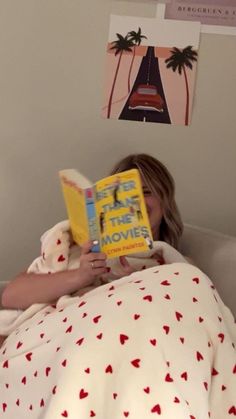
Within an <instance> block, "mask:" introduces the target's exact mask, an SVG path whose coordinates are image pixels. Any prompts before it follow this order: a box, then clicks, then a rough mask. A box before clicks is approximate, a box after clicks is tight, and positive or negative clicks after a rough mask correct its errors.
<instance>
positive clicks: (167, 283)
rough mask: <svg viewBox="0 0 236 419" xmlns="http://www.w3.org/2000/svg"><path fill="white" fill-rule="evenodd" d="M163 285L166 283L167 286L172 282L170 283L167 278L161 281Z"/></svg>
mask: <svg viewBox="0 0 236 419" xmlns="http://www.w3.org/2000/svg"><path fill="white" fill-rule="evenodd" d="M161 285H165V286H166V287H169V285H171V284H170V283H169V281H167V280H165V281H162V282H161Z"/></svg>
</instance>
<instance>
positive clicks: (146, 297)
mask: <svg viewBox="0 0 236 419" xmlns="http://www.w3.org/2000/svg"><path fill="white" fill-rule="evenodd" d="M143 300H146V301H149V302H150V303H151V302H152V296H151V295H145V297H143Z"/></svg>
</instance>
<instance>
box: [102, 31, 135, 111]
mask: <svg viewBox="0 0 236 419" xmlns="http://www.w3.org/2000/svg"><path fill="white" fill-rule="evenodd" d="M116 36H117V38H118V39H117V40H116V41H113V42H112V44H113V46H112V47H111V48H110V50H115V56H116V55H119V58H118V62H117V66H116V71H115V75H114V80H113V83H112V87H111V93H110V97H109V102H108V107H107V118H110V115H111V105H112V98H113V94H114V90H115V84H116V80H117V75H118V72H119V68H120V62H121V58H122V55H123V52H124V51H127V52H132V47H133V45H134V44H133V41H131V40H130V39H129V38H128V35H126V36H125V37H124V36H122V35H120V34H119V33H117V34H116Z"/></svg>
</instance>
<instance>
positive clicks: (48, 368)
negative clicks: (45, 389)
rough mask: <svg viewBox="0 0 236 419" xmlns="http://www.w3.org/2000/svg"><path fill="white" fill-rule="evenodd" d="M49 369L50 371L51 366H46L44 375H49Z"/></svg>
mask: <svg viewBox="0 0 236 419" xmlns="http://www.w3.org/2000/svg"><path fill="white" fill-rule="evenodd" d="M50 371H51V368H50V367H47V368H46V370H45V373H46V377H48V376H49V373H50Z"/></svg>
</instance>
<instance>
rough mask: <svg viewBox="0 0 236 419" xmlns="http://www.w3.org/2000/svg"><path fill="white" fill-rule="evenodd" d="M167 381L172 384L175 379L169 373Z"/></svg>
mask: <svg viewBox="0 0 236 419" xmlns="http://www.w3.org/2000/svg"><path fill="white" fill-rule="evenodd" d="M165 381H167V382H168V383H172V382H173V381H174V380H173V378H172V377H171V376H170V374H169V373H168V374H166V377H165Z"/></svg>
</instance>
